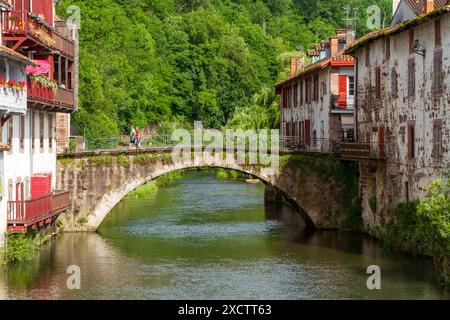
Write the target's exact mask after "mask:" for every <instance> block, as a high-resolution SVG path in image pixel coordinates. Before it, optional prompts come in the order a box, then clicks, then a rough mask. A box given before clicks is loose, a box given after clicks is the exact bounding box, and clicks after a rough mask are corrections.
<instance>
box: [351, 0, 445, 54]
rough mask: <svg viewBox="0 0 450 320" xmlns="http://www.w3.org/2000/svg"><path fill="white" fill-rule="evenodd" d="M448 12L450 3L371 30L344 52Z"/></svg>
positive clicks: (352, 50)
mask: <svg viewBox="0 0 450 320" xmlns="http://www.w3.org/2000/svg"><path fill="white" fill-rule="evenodd" d="M410 1H416V0H410ZM417 1H420V0H417ZM448 12H450V5H445V6H443V7H441V8H438V9H435V10H433V11H431V12H430V13H427V14H421V15H419V16H418V17H417V18H415V19H411V20H408V21H405V22H403V23H399V24H396V25H393V26H390V27H387V28H385V29H380V30H376V31H373V32H370V33H368V34H366V35H365V36H363V37H361V38H359V39H358V40H356V41H355V42H353V43H352V44H351V45H349V46H348V47H347V48H346V49H345V51H344V53H345V54H352V53H353V52H355V50H357V49H358V48H360V47H362V46H364V45H366V44H367V43H369V42H372V41H375V40H377V39H380V38H384V37H387V36H391V35H394V34H398V33H401V32H403V31H406V30H409V29H411V28H414V27H416V26H419V25H422V24H424V23H426V22H428V21H430V20H431V19H434V18H436V17H439V16H442V15H443V14H446V13H448Z"/></svg>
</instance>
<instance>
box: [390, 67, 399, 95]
mask: <svg viewBox="0 0 450 320" xmlns="http://www.w3.org/2000/svg"><path fill="white" fill-rule="evenodd" d="M391 93H392V97H393V98H397V97H398V75H397V71H395V69H392V71H391Z"/></svg>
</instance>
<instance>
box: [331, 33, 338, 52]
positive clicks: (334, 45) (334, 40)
mask: <svg viewBox="0 0 450 320" xmlns="http://www.w3.org/2000/svg"><path fill="white" fill-rule="evenodd" d="M337 53H338V38H337V37H332V38H330V57H334V56H335V55H337Z"/></svg>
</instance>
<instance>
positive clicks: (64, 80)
mask: <svg viewBox="0 0 450 320" xmlns="http://www.w3.org/2000/svg"><path fill="white" fill-rule="evenodd" d="M66 70H67V59H66V58H64V57H61V76H60V78H61V87H63V88H67V77H66Z"/></svg>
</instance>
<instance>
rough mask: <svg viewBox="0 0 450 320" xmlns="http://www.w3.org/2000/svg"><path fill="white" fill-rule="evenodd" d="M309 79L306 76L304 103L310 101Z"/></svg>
mask: <svg viewBox="0 0 450 320" xmlns="http://www.w3.org/2000/svg"><path fill="white" fill-rule="evenodd" d="M310 87H311V80H310V78H308V79H307V80H306V88H305V94H306V98H305V102H306V103H309V102H310V100H309V99H310V94H311V92H310V90H311V88H310Z"/></svg>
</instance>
